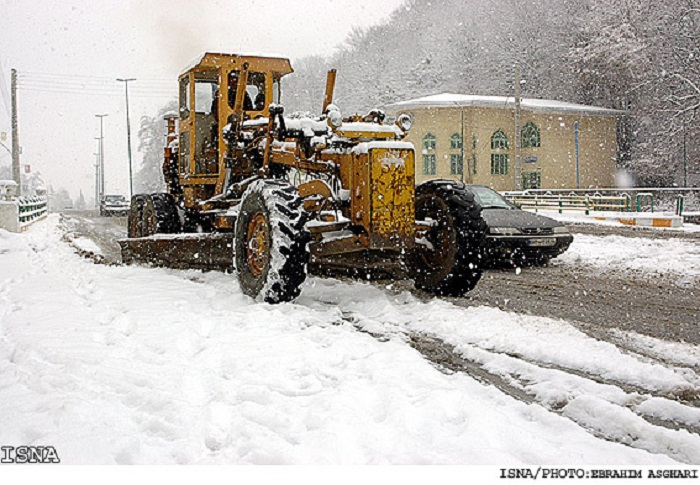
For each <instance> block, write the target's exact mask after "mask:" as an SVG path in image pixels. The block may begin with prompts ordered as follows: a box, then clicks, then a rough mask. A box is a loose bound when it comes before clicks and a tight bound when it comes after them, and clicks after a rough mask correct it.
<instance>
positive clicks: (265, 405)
mask: <svg viewBox="0 0 700 485" xmlns="http://www.w3.org/2000/svg"><path fill="white" fill-rule="evenodd" d="M577 242H578V243H579V244H580V246H579V247H580V251H578V250H577V249H576V247H577V246H576V243H575V245H574V246H572V249H571V250H570V251H571V253H570V255H569V256H567V257H569V258H570V260H572V261H574V262H575V261H578V260H583V259H586V258H587V257H586V254H587V250H586V249H585V245H586V244H588V243H586V238H582V237H579V236H577ZM590 244H595V242H591V243H590ZM76 245H77V246H79V247H80V248H81V249H82V250H88V249H89V247H88V246H89V244H88V243H85V242H84V241H78V243H77V244H76ZM613 245H615V242H614V241H613ZM686 249H687V248H685V249H683V251H685V252H686V253H687V254H692V251H690V250H686ZM577 251H578V252H577ZM599 254H603V253H599ZM618 256H619V254H616V255H613V256H608V257H607V261H608V263H609V262H610V261H611V260H615V259H617V258H618ZM601 258H603V256H601ZM692 258H697V254H696V255H695V256H693V257H692ZM692 258H691V262H690V263H686V264H688V265H693V264H695V265H697V259H692ZM586 261H589V262H591V263H592V264H598V263H596V262H595V259H593V260H591V259H586ZM693 261H694V262H693ZM608 263H600V264H608ZM563 264H568V263H566V261H565V262H564V263H563ZM635 264H636V263H635ZM679 264H680V263H679ZM642 267H643V265H642ZM694 267H695V268H696V269H697V268H698V267H699V266H694ZM0 268H1V269H2V270H1V271H0V416H2V417H3V422H2V425H1V426H0V443H2V444H8V443H9V444H18V445H19V444H24V445H42V444H43V445H51V446H54V447H55V448H56V450H57V452H58V454H59V455H60V458H61V460H62V462H63V463H151V464H155V463H164V464H168V463H231V464H235V463H256V464H271V463H287V464H298V463H313V464H386V463H415V464H418V463H445V464H447V463H454V464H498V465H519V464H542V463H546V464H551V465H555V464H567V465H573V464H602V465H605V464H609V465H632V464H635V465H645V464H674V463H678V462H680V463H685V464H695V465H698V464H700V434H699V433H700V426H698V423H700V409H698V408H697V407H694V406H691V405H689V403H690V402H693V401H694V402H697V399H698V395H699V393H700V350H699V348H698V347H697V346H693V345H687V344H680V343H668V342H662V341H659V340H655V339H651V338H649V337H641V336H638V335H633V334H626V333H622V332H620V334H619V335H618V336H617V338H618V339H619V340H620V341H625V342H626V346H625V348H626V349H637V350H638V351H630V350H624V351H623V350H622V349H621V347H617V346H615V345H614V344H612V343H609V342H603V341H599V340H596V339H593V338H591V337H589V336H587V335H586V334H584V333H582V332H581V331H579V330H577V329H576V328H575V327H574V326H572V325H570V324H569V323H567V322H564V321H557V320H551V319H546V318H539V317H531V316H524V315H517V314H513V313H507V312H503V311H500V310H498V309H494V308H488V307H473V308H463V307H460V306H457V305H454V304H452V303H450V302H448V301H444V300H440V299H432V300H430V301H421V300H419V299H417V298H416V297H414V296H413V295H411V294H410V293H408V292H397V291H392V290H390V289H383V288H378V287H377V286H373V285H371V284H363V283H347V282H341V281H338V280H334V279H321V278H310V279H309V280H308V281H307V283H306V284H305V286H304V288H303V291H302V295H301V297H300V298H299V299H298V300H297V301H296V302H294V303H289V304H281V305H267V304H260V303H255V302H254V301H253V300H251V299H250V298H247V297H245V296H243V295H242V293H241V292H240V290H239V288H238V285H237V283H236V278H235V276H234V275H226V274H221V273H200V272H196V271H176V270H167V269H152V268H142V267H121V266H106V265H99V264H94V263H93V262H92V261H91V260H88V259H85V258H82V257H80V256H79V255H77V254H76V251H75V249H74V248H73V247H72V246H70V245H69V244H68V243H67V242H66V241H64V240H62V230H61V227H60V224H59V221H58V219H57V217H56V216H51V217H50V218H49V219H48V220H47V221H45V222H42V223H39V224H37V225H35V226H33V227H32V228H31V229H30V231H29V232H27V233H25V234H20V235H16V234H10V233H7V232H4V231H0ZM440 356H442V357H440ZM441 358H443V359H444V361H445V362H451V363H452V364H450V365H445V366H444V367H443V366H439V365H436V364H434V363H432V362H431V359H432V360H433V361H440V359H441ZM678 428H680V429H678Z"/></svg>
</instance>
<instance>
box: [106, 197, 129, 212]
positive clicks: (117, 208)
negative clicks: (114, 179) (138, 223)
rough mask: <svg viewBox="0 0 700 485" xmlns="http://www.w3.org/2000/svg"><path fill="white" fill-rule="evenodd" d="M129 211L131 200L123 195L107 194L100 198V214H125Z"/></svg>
mask: <svg viewBox="0 0 700 485" xmlns="http://www.w3.org/2000/svg"><path fill="white" fill-rule="evenodd" d="M128 213H129V201H127V200H126V197H124V196H123V195H105V196H104V197H102V200H100V215H101V216H102V217H109V216H125V215H127V214H128Z"/></svg>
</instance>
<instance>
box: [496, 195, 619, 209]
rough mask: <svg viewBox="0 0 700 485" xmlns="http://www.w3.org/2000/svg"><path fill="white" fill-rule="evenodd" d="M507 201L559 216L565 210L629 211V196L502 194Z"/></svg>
mask: <svg viewBox="0 0 700 485" xmlns="http://www.w3.org/2000/svg"><path fill="white" fill-rule="evenodd" d="M503 195H504V197H505V198H506V199H508V201H510V202H512V203H513V204H516V205H518V206H520V207H523V208H527V209H534V210H535V212H537V211H538V210H557V211H559V213H560V214H561V213H562V212H563V211H565V210H578V211H585V213H586V214H589V213H590V211H616V212H628V211H629V210H630V209H631V198H630V196H629V195H626V194H625V195H620V196H611V195H576V194H569V195H564V194H528V193H522V192H506V193H504V194H503Z"/></svg>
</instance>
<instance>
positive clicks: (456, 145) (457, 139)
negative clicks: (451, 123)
mask: <svg viewBox="0 0 700 485" xmlns="http://www.w3.org/2000/svg"><path fill="white" fill-rule="evenodd" d="M461 149H462V135H460V134H459V133H454V134H453V135H452V136H451V137H450V150H461Z"/></svg>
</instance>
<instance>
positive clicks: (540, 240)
mask: <svg viewBox="0 0 700 485" xmlns="http://www.w3.org/2000/svg"><path fill="white" fill-rule="evenodd" d="M467 189H468V190H469V191H470V192H471V193H473V194H474V197H475V198H476V200H477V201H478V202H479V204H481V208H482V212H481V215H482V217H483V218H484V221H486V225H488V227H489V231H488V234H487V236H486V239H487V254H488V256H489V263H490V264H491V265H498V264H526V265H527V264H544V263H546V262H547V261H549V260H550V259H552V258H555V257H557V256H559V255H560V254H562V253H563V252H564V251H566V250H567V249H568V248H569V245H570V244H571V242H572V241H573V240H574V237H573V236H572V235H571V233H570V232H569V230H568V229H567V227H566V226H565V225H564V224H562V223H561V222H559V221H555V220H554V219H552V218H550V217H545V216H542V215H539V214H534V213H532V212H526V211H524V210H522V209H520V208H519V207H518V206H516V205H514V204H512V203H510V202H508V201H507V200H506V199H505V198H503V197H502V196H501V195H500V194H499V193H498V192H495V191H494V190H491V189H490V188H488V187H485V186H483V185H469V184H468V185H467Z"/></svg>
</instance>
